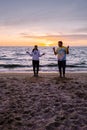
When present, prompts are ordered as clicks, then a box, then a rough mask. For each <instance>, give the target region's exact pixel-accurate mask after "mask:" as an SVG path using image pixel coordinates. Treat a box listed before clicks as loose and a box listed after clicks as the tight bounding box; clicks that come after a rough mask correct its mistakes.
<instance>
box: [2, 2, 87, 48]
mask: <svg viewBox="0 0 87 130" xmlns="http://www.w3.org/2000/svg"><path fill="white" fill-rule="evenodd" d="M58 40H62V41H63V42H64V43H65V45H71V46H80V45H81V46H85V45H86V46H87V0H0V46H32V45H35V44H38V45H39V46H54V45H57V41H58Z"/></svg>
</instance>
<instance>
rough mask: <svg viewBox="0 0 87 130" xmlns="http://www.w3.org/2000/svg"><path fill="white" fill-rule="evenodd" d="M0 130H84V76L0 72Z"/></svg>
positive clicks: (86, 107) (86, 119) (86, 95)
mask: <svg viewBox="0 0 87 130" xmlns="http://www.w3.org/2000/svg"><path fill="white" fill-rule="evenodd" d="M0 130H87V73H68V74H67V75H66V78H59V77H58V75H57V74H56V73H43V74H40V76H39V77H33V74H32V73H29V74H28V73H25V74H24V73H22V74H21V73H4V74H1V73H0Z"/></svg>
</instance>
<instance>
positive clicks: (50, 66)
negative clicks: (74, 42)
mask: <svg viewBox="0 0 87 130" xmlns="http://www.w3.org/2000/svg"><path fill="white" fill-rule="evenodd" d="M32 49H33V47H0V72H32V57H30V56H29V55H28V54H27V53H26V51H27V50H29V51H30V52H31V51H32ZM39 50H40V53H43V52H44V53H45V55H44V56H42V57H40V71H41V72H57V71H58V66H57V56H55V55H54V53H53V49H52V47H39ZM66 64H67V65H66V71H67V72H87V46H86V47H70V48H69V55H67V62H66Z"/></svg>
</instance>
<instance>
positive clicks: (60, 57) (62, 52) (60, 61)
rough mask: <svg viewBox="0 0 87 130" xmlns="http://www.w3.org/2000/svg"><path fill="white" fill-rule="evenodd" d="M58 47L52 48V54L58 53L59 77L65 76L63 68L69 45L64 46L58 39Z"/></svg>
mask: <svg viewBox="0 0 87 130" xmlns="http://www.w3.org/2000/svg"><path fill="white" fill-rule="evenodd" d="M58 46H59V47H58V48H57V49H56V50H55V47H54V48H53V51H54V54H55V55H58V68H59V73H60V77H62V75H63V77H65V68H66V54H69V46H68V47H64V46H63V42H62V41H58Z"/></svg>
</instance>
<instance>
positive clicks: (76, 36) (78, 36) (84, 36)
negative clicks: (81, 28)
mask: <svg viewBox="0 0 87 130" xmlns="http://www.w3.org/2000/svg"><path fill="white" fill-rule="evenodd" d="M20 36H21V37H22V38H26V39H27V38H33V39H59V38H60V39H62V38H65V39H66V38H67V39H71V40H72V39H73V40H78V39H79V40H87V34H70V35H52V34H51V35H50V34H48V35H41V36H40V35H39V36H38V35H30V34H27V33H21V34H20Z"/></svg>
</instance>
